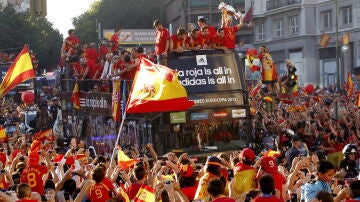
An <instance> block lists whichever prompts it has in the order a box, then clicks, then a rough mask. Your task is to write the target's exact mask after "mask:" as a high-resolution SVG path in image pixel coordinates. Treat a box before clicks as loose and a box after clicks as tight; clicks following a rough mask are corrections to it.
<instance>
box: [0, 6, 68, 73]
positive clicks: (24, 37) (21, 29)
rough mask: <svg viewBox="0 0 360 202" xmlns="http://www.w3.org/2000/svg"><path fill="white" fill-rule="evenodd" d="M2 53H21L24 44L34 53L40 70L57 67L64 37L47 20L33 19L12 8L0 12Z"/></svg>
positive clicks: (0, 47)
mask: <svg viewBox="0 0 360 202" xmlns="http://www.w3.org/2000/svg"><path fill="white" fill-rule="evenodd" d="M0 19H1V20H0V27H1V29H2V30H1V32H0V52H7V53H16V54H17V53H19V52H20V50H21V49H22V48H23V47H24V44H29V48H30V49H31V50H33V51H34V53H36V55H37V59H38V60H39V68H40V69H44V68H45V69H50V68H54V67H56V66H57V64H58V62H59V57H60V49H61V44H62V37H61V35H60V33H59V31H58V30H54V29H53V28H52V24H51V23H50V22H48V21H47V19H46V18H31V17H30V16H29V14H28V13H16V12H15V10H14V9H13V8H12V7H6V8H5V9H4V10H3V11H0Z"/></svg>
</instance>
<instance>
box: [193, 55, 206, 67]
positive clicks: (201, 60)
mask: <svg viewBox="0 0 360 202" xmlns="http://www.w3.org/2000/svg"><path fill="white" fill-rule="evenodd" d="M196 64H197V65H207V64H208V63H207V58H206V55H197V56H196Z"/></svg>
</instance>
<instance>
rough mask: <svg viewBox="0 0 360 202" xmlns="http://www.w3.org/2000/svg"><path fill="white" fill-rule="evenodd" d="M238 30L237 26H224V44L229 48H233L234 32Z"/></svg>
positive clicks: (234, 41)
mask: <svg viewBox="0 0 360 202" xmlns="http://www.w3.org/2000/svg"><path fill="white" fill-rule="evenodd" d="M237 31H238V28H237V26H233V27H224V46H225V47H226V48H229V49H234V48H235V43H236V38H235V33H236V32H237Z"/></svg>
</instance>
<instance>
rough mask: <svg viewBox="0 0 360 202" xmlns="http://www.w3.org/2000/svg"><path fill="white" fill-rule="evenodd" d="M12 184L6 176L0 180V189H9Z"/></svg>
mask: <svg viewBox="0 0 360 202" xmlns="http://www.w3.org/2000/svg"><path fill="white" fill-rule="evenodd" d="M9 186H10V183H8V182H6V181H5V176H4V177H3V179H2V180H0V189H7V188H8V187H9Z"/></svg>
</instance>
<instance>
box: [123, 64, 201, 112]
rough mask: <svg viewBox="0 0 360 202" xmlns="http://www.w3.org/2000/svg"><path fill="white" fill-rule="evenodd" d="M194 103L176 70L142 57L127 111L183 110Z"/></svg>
mask: <svg viewBox="0 0 360 202" xmlns="http://www.w3.org/2000/svg"><path fill="white" fill-rule="evenodd" d="M193 105H194V102H193V101H190V100H188V98H187V92H186V90H185V88H184V87H183V86H182V85H181V83H180V82H179V80H178V75H177V72H176V71H175V70H172V69H170V68H168V67H165V66H162V65H157V64H154V63H152V62H151V61H150V60H148V59H145V58H142V59H141V63H140V65H139V67H138V69H137V72H136V75H135V79H134V83H133V86H132V89H131V93H130V96H129V100H128V104H127V106H126V113H148V112H166V111H182V110H187V109H189V108H190V107H191V106H193Z"/></svg>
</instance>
